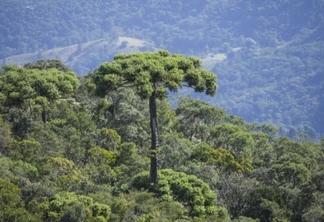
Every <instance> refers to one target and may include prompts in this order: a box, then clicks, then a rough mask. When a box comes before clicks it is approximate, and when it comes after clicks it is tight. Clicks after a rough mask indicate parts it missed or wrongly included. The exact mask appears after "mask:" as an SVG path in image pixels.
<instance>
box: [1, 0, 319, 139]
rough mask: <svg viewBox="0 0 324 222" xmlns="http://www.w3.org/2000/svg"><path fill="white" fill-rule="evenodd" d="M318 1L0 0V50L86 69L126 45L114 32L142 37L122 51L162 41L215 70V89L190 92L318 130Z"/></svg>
mask: <svg viewBox="0 0 324 222" xmlns="http://www.w3.org/2000/svg"><path fill="white" fill-rule="evenodd" d="M323 10H324V1H323V0H311V1H304V0H280V1H276V2H273V1H271V0H265V1H249V2H246V1H243V0H233V1H229V0H222V1H210V0H204V1H194V0H189V1H171V0H164V1H156V0H144V1H139V0H134V1H129V0H120V1H117V0H112V1H109V2H108V1H104V0H98V1H96V2H89V1H85V0H80V1H76V0H69V1H67V0H59V1H54V0H48V1H46V2H40V1H32V0H21V1H9V0H4V1H3V4H2V7H1V8H0V20H1V23H0V58H3V59H5V60H3V61H2V63H8V62H9V61H8V59H11V60H12V61H16V59H17V58H16V57H11V58H8V57H9V56H14V55H18V54H22V53H33V54H32V55H28V56H27V57H28V58H32V60H35V59H40V58H48V56H49V55H50V53H54V56H58V57H60V56H61V57H62V60H63V61H64V62H65V63H66V64H68V65H69V66H70V67H72V68H73V69H74V70H75V71H76V72H77V73H78V74H86V73H87V72H88V71H91V70H94V69H95V68H96V67H97V66H98V64H99V63H100V62H102V61H107V60H111V58H112V56H113V55H114V54H115V53H117V52H128V48H131V47H127V44H126V43H123V44H122V42H121V41H119V40H118V37H120V36H128V37H132V38H136V39H141V40H143V41H146V42H149V43H147V44H146V45H145V46H144V47H139V48H136V47H135V48H136V49H130V50H131V51H132V50H145V51H146V50H154V48H164V49H167V50H169V51H171V52H173V53H183V54H186V55H195V56H199V57H201V58H203V64H204V66H205V67H206V68H208V69H211V70H213V71H214V72H215V73H216V74H217V76H218V80H219V91H218V96H217V97H215V98H213V99H210V98H207V97H206V98H205V97H201V95H194V96H196V97H200V98H201V99H204V100H207V101H208V102H210V103H212V104H216V105H221V106H222V107H224V108H226V109H227V110H228V111H229V112H230V113H232V114H236V115H239V116H243V117H244V118H245V119H246V120H248V121H252V122H270V123H274V124H276V125H283V124H284V125H288V126H292V127H295V129H293V131H292V133H291V134H296V133H298V132H299V131H300V129H304V128H305V126H307V127H308V129H311V131H312V130H314V129H315V130H316V131H317V132H320V133H324V126H323V124H322V123H323V122H324V117H323V115H322V113H324V110H323V106H324V105H323V100H324V99H323V98H324V96H323V91H324V90H323V84H324V83H323V82H324V80H323V76H324V73H323V72H324V71H323V70H324V69H323V62H322V61H323V58H324V55H323V52H324V44H323V42H324V16H323ZM17 15H19V16H17ZM101 41H103V42H106V43H100V42H101ZM118 41H119V44H120V45H119V46H117V45H115V44H116V43H117V42H118ZM88 42H90V44H92V43H96V44H94V45H89V47H88V46H87V44H88ZM110 43H113V44H110ZM62 47H68V48H65V49H63V48H62ZM123 47H126V49H127V50H124V49H123ZM57 48H58V49H57ZM48 50H49V51H48ZM53 50H54V51H53ZM55 50H59V52H57V53H58V54H59V55H55V52H56V51H55ZM60 50H63V51H60ZM64 50H67V51H68V52H64ZM25 56H26V55H24V57H25ZM30 56H31V57H30ZM27 57H26V59H25V60H21V57H19V58H18V60H21V61H26V60H28V59H27ZM186 94H192V93H191V92H188V91H183V95H186ZM307 127H306V128H307ZM287 130H290V129H287ZM301 132H303V130H301ZM287 133H289V132H288V131H287Z"/></svg>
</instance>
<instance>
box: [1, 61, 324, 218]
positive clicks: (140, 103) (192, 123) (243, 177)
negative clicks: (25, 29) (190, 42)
mask: <svg viewBox="0 0 324 222" xmlns="http://www.w3.org/2000/svg"><path fill="white" fill-rule="evenodd" d="M145 59H148V58H145ZM40 64H56V65H55V66H56V67H53V66H47V65H45V66H43V65H41V66H40ZM57 64H58V63H57V61H40V62H36V63H35V64H28V65H26V66H24V67H18V66H14V65H6V66H4V67H3V68H2V69H1V70H0V98H1V99H0V101H1V109H0V117H1V118H0V164H1V168H0V217H1V218H2V220H4V221H224V222H225V221H306V222H307V221H322V220H324V211H323V209H324V208H323V206H324V203H323V200H324V190H323V187H324V186H323V181H324V165H323V163H324V161H323V160H324V139H322V140H321V142H312V141H310V140H308V139H307V138H304V139H301V138H300V139H299V140H298V141H297V140H292V139H290V138H288V137H285V136H280V135H279V134H278V128H277V127H275V126H272V125H269V124H252V123H248V122H246V121H244V119H243V118H241V117H239V116H234V115H231V114H229V113H228V112H227V111H226V110H224V109H223V108H221V107H217V106H213V105H211V104H209V103H206V102H204V101H201V100H197V99H194V98H188V97H183V98H181V99H179V101H178V105H177V106H176V107H174V108H171V106H170V104H169V102H168V101H167V99H166V98H165V97H161V98H160V99H159V100H157V101H156V108H157V110H156V111H157V116H156V117H157V121H158V123H159V124H158V136H159V146H158V147H157V151H156V159H157V170H158V175H159V176H158V181H157V183H155V184H154V183H151V182H150V180H149V169H150V158H151V140H150V138H151V128H150V121H149V118H148V116H149V115H150V110H149V101H148V99H146V97H141V95H140V94H138V91H137V88H136V87H135V86H134V87H135V88H134V87H127V88H117V89H115V90H113V91H107V92H106V93H105V94H104V95H101V97H99V96H98V94H97V93H96V89H97V88H96V85H97V84H98V82H96V81H93V80H94V76H96V72H98V71H100V70H101V69H102V68H101V67H98V68H97V69H96V70H95V71H94V72H93V73H90V74H89V75H87V76H84V77H77V76H76V74H75V73H73V72H71V71H70V70H69V69H64V68H65V67H66V66H65V65H64V64H63V63H60V65H57ZM102 66H104V67H106V66H107V64H102ZM45 83H46V84H45ZM20 86H24V87H20ZM44 112H46V121H44V115H42V113H44Z"/></svg>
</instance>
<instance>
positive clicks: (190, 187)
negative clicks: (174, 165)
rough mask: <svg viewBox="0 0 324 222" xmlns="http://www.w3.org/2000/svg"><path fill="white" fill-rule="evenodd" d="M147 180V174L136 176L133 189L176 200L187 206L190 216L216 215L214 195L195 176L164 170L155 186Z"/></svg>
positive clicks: (160, 172) (161, 171)
mask: <svg viewBox="0 0 324 222" xmlns="http://www.w3.org/2000/svg"><path fill="white" fill-rule="evenodd" d="M148 178H149V176H148V172H143V173H140V174H138V175H137V176H135V177H134V178H133V182H132V184H133V187H135V188H136V189H143V188H144V189H148V190H150V191H152V192H154V193H155V194H156V195H157V196H158V197H160V198H162V199H164V200H177V201H179V202H181V203H182V204H183V205H184V206H188V208H189V215H191V216H197V217H202V218H204V217H206V216H208V215H217V212H218V210H219V209H217V207H216V206H215V205H214V204H215V201H216V194H215V193H214V192H213V191H212V190H211V189H210V188H209V186H208V185H207V184H206V183H204V182H203V181H202V180H201V179H198V178H197V177H196V176H193V175H187V174H185V173H182V172H175V171H173V170H170V169H165V170H160V171H159V181H158V183H157V184H156V185H153V184H150V183H149V180H148Z"/></svg>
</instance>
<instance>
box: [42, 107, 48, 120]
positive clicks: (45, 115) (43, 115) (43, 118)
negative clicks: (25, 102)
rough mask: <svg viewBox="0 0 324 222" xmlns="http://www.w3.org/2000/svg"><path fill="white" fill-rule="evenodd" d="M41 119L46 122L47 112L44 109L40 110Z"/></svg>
mask: <svg viewBox="0 0 324 222" xmlns="http://www.w3.org/2000/svg"><path fill="white" fill-rule="evenodd" d="M42 121H43V123H47V112H46V111H45V109H44V110H43V111H42Z"/></svg>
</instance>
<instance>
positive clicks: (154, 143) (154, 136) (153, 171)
mask: <svg viewBox="0 0 324 222" xmlns="http://www.w3.org/2000/svg"><path fill="white" fill-rule="evenodd" d="M149 105H150V127H151V168H150V182H151V183H154V184H156V183H157V160H156V151H157V147H158V146H159V138H158V123H157V115H156V92H155V91H154V92H153V93H152V95H151V97H150V102H149Z"/></svg>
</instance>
